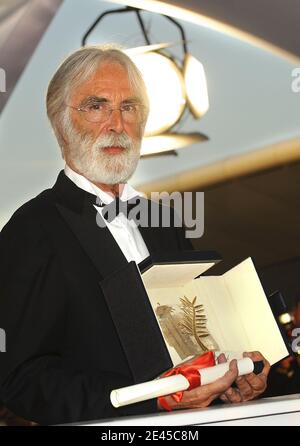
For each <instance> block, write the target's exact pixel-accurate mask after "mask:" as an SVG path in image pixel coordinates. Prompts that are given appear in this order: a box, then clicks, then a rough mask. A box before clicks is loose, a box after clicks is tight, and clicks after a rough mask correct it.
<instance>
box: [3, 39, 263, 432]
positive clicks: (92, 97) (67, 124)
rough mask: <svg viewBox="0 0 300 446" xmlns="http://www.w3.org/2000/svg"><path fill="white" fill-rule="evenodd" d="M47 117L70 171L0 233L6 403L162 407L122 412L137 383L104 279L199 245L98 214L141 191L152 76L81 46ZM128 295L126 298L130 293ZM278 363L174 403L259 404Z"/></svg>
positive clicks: (39, 417) (67, 414)
mask: <svg viewBox="0 0 300 446" xmlns="http://www.w3.org/2000/svg"><path fill="white" fill-rule="evenodd" d="M47 112H48V116H49V119H50V122H51V124H52V127H53V129H54V132H55V134H56V137H57V140H58V142H59V145H60V147H61V150H62V154H63V158H64V159H65V162H66V166H65V169H64V171H62V172H60V174H59V176H58V179H57V181H56V184H55V185H54V187H53V188H52V189H49V190H46V191H44V192H42V193H41V194H40V195H38V196H37V197H36V198H34V199H33V200H31V201H29V202H28V203H26V204H25V205H23V206H22V207H21V208H20V209H19V210H18V211H17V212H16V213H15V214H14V215H13V217H12V218H11V220H10V221H9V223H8V224H7V225H6V226H5V228H4V229H3V231H2V232H1V238H0V287H1V288H0V327H3V329H5V332H6V338H7V346H6V353H2V354H1V355H0V361H1V362H0V392H1V393H0V399H1V400H2V401H3V403H4V404H5V406H6V407H8V408H9V409H10V410H11V411H12V412H14V413H15V414H16V415H19V416H22V417H24V418H26V419H28V420H32V421H34V422H37V423H41V424H50V423H51V424H53V423H64V422H74V421H78V420H92V419H97V418H101V417H106V418H109V417H114V416H120V415H124V414H141V413H147V412H148V413H149V412H155V411H158V410H162V408H161V407H160V405H159V403H158V402H157V401H156V400H150V401H148V402H145V403H141V404H136V405H133V406H130V407H127V408H123V409H118V410H117V409H114V408H113V407H112V405H111V403H110V399H109V395H110V391H111V390H112V389H113V388H119V387H122V386H126V385H130V384H133V383H134V381H135V380H134V377H133V375H132V372H131V368H130V367H129V360H128V357H127V356H126V351H125V350H124V348H123V343H122V342H123V339H121V338H120V336H119V332H118V329H117V328H116V325H115V324H114V321H113V318H112V315H111V312H110V307H109V302H108V301H107V300H106V299H105V297H104V295H103V290H102V288H101V287H100V286H99V283H100V282H101V281H102V280H103V279H105V278H106V277H108V276H110V275H111V274H113V273H114V272H115V271H118V270H120V268H122V267H125V266H126V265H127V264H128V263H129V262H131V261H135V262H136V264H139V263H140V262H141V261H143V260H144V259H145V258H147V257H148V256H149V253H151V252H153V251H158V250H170V247H172V249H173V250H177V251H180V250H183V249H191V245H190V243H189V241H188V240H186V239H185V237H184V232H183V230H182V229H180V228H175V227H169V228H150V230H149V228H138V227H137V225H136V224H135V223H134V222H133V221H129V220H128V219H127V218H126V215H124V214H122V213H120V214H118V215H116V216H115V218H114V219H112V220H109V221H108V220H107V221H105V224H104V225H100V226H99V225H98V224H96V221H97V220H98V218H96V214H97V217H99V216H100V217H101V218H102V221H104V218H103V217H104V215H103V210H104V207H103V206H101V205H105V204H108V203H111V202H112V201H114V199H115V197H118V198H119V200H121V202H124V201H127V200H130V199H132V198H134V197H136V196H137V195H138V193H137V192H136V191H135V190H134V189H133V188H132V187H130V186H129V185H128V183H127V180H128V179H129V178H130V177H131V175H132V174H133V172H134V171H135V169H136V166H137V163H138V160H139V157H140V146H141V139H142V135H143V131H144V127H145V122H146V119H147V114H148V100H147V95H146V90H145V86H144V83H143V80H142V78H141V75H140V73H139V72H138V70H137V68H136V67H135V65H134V64H133V63H132V62H131V60H130V59H129V58H128V57H127V56H126V55H125V54H124V53H122V52H121V51H119V50H116V49H113V48H104V49H103V48H99V47H90V48H83V49H80V50H78V51H76V52H75V53H74V54H72V55H71V56H69V58H68V59H67V60H66V61H65V62H64V63H63V64H62V65H61V66H60V67H59V69H58V70H57V72H56V73H55V75H54V77H53V79H52V80H51V82H50V85H49V89H48V94H47ZM146 229H147V230H146ZM122 292H123V295H122V298H123V299H125V300H126V298H127V296H128V293H129V290H128V289H123V290H122ZM134 335H135V336H136V337H137V338H139V337H140V336H142V333H135V334H134ZM146 336H147V333H146ZM250 356H251V357H252V358H254V359H262V357H261V355H260V354H258V353H257V354H256V353H252V354H250ZM150 359H151V358H150ZM154 360H155V359H154V358H153V361H154ZM220 360H221V361H222V360H224V358H221V359H220ZM268 369H269V366H268V364H267V362H265V368H264V371H263V373H262V374H261V375H259V376H258V377H256V376H253V375H249V376H247V377H246V378H239V379H237V368H236V364H235V362H232V363H231V364H230V370H229V372H228V373H227V374H226V375H225V376H224V378H222V379H219V380H218V381H216V382H215V383H213V384H210V385H207V386H203V387H199V388H196V389H194V390H191V391H187V392H185V393H184V396H183V399H182V401H181V403H178V404H176V403H175V402H174V400H173V399H171V398H170V399H169V400H168V403H169V405H170V406H171V407H172V408H196V407H205V406H207V405H209V404H210V403H211V402H212V401H213V400H214V399H216V398H218V397H221V398H222V399H223V400H224V401H227V402H236V401H244V400H248V399H252V398H254V397H256V396H257V395H258V394H260V393H261V392H262V391H263V390H264V389H265V385H266V378H267V374H268ZM159 372H160V373H162V372H163V370H160V371H159ZM154 377H155V376H153V378H154ZM236 379H237V386H236V387H235V388H232V387H231V386H232V384H233V382H234V381H235V380H236Z"/></svg>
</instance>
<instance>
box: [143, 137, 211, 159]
mask: <svg viewBox="0 0 300 446" xmlns="http://www.w3.org/2000/svg"><path fill="white" fill-rule="evenodd" d="M207 140H208V138H207V136H205V135H203V134H201V133H189V134H185V133H166V134H164V135H159V136H149V137H145V138H144V139H143V144H142V150H141V155H142V156H148V155H155V154H156V155H157V154H159V153H165V152H170V151H173V150H176V149H181V148H183V147H186V146H190V145H191V144H195V143H197V142H202V141H207Z"/></svg>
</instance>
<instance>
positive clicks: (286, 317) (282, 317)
mask: <svg viewBox="0 0 300 446" xmlns="http://www.w3.org/2000/svg"><path fill="white" fill-rule="evenodd" d="M279 322H280V323H281V324H282V325H285V324H289V323H290V322H292V317H291V315H290V314H289V313H283V314H281V315H280V316H279Z"/></svg>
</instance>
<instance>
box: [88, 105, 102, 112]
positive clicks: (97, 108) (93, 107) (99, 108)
mask: <svg viewBox="0 0 300 446" xmlns="http://www.w3.org/2000/svg"><path fill="white" fill-rule="evenodd" d="M87 109H88V110H90V111H100V110H103V109H104V107H103V105H102V104H91V105H89V106H88V107H87Z"/></svg>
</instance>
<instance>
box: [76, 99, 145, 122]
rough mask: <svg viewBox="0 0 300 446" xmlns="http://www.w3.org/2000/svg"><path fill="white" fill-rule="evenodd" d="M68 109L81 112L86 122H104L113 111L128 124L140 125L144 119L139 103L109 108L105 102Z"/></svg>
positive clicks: (143, 111)
mask: <svg viewBox="0 0 300 446" xmlns="http://www.w3.org/2000/svg"><path fill="white" fill-rule="evenodd" d="M68 107H70V108H73V109H74V110H77V111H79V112H82V113H83V117H84V118H85V119H86V121H88V122H98V123H101V122H105V121H107V120H108V119H109V118H110V117H111V114H112V112H113V111H115V110H119V111H120V112H121V114H122V119H123V121H124V122H126V123H128V124H134V123H137V124H141V123H142V122H143V121H144V120H145V118H146V113H145V111H146V109H145V107H144V106H143V105H142V104H139V103H130V104H124V105H122V106H121V107H119V108H111V106H110V104H108V103H107V102H99V103H94V104H89V105H86V106H84V107H73V106H72V105H68Z"/></svg>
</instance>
